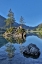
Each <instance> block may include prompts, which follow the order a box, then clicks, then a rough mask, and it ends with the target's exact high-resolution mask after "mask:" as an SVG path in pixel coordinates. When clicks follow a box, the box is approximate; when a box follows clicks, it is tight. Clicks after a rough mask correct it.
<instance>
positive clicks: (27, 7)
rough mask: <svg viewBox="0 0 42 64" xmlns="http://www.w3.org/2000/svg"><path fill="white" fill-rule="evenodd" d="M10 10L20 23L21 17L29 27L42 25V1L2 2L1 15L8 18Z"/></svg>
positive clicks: (10, 0)
mask: <svg viewBox="0 0 42 64" xmlns="http://www.w3.org/2000/svg"><path fill="white" fill-rule="evenodd" d="M10 8H11V9H12V11H13V12H14V15H15V19H16V22H18V23H19V19H20V16H23V18H24V21H25V24H26V25H28V26H36V25H38V24H40V23H42V0H0V15H2V16H4V17H6V18H7V14H8V11H9V9H10Z"/></svg>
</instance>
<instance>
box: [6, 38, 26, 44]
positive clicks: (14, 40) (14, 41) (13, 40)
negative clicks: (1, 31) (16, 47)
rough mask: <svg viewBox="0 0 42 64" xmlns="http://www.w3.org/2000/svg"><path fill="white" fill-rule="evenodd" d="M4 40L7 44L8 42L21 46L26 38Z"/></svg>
mask: <svg viewBox="0 0 42 64" xmlns="http://www.w3.org/2000/svg"><path fill="white" fill-rule="evenodd" d="M6 40H7V41H8V42H10V43H17V44H22V43H25V41H26V37H23V38H20V37H17V38H13V37H8V38H6Z"/></svg>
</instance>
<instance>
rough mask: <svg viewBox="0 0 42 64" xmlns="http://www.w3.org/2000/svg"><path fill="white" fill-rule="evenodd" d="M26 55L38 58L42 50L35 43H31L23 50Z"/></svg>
mask: <svg viewBox="0 0 42 64" xmlns="http://www.w3.org/2000/svg"><path fill="white" fill-rule="evenodd" d="M23 55H24V56H25V57H32V58H38V57H39V56H40V50H39V48H38V47H37V46H36V45H35V44H32V43H31V44H29V45H28V46H27V47H26V48H25V50H24V51H23Z"/></svg>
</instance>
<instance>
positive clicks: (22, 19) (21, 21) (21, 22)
mask: <svg viewBox="0 0 42 64" xmlns="http://www.w3.org/2000/svg"><path fill="white" fill-rule="evenodd" d="M20 24H21V26H22V25H23V24H24V18H23V17H22V16H21V17H20Z"/></svg>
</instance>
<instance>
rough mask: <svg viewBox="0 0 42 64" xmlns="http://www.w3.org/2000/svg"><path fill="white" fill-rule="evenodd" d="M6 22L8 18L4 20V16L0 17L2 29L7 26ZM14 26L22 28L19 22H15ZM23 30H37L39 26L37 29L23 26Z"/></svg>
mask: <svg viewBox="0 0 42 64" xmlns="http://www.w3.org/2000/svg"><path fill="white" fill-rule="evenodd" d="M5 20H6V18H4V17H3V16H1V15H0V27H4V26H5V22H4V21H5ZM13 26H15V27H18V26H20V24H18V23H17V22H14V24H13ZM23 28H25V29H30V30H32V29H35V28H37V26H36V27H29V26H26V25H23Z"/></svg>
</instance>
